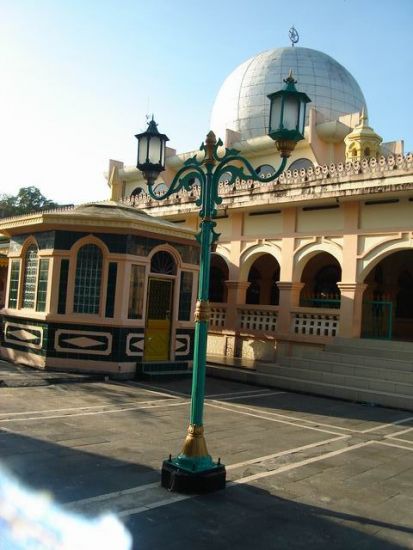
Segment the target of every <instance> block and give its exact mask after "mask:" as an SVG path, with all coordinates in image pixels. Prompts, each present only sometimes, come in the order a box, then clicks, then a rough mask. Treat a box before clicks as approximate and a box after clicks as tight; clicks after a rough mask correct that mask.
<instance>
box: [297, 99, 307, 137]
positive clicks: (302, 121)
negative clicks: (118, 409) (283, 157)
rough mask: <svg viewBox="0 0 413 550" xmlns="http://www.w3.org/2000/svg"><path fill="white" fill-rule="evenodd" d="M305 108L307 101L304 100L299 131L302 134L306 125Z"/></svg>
mask: <svg viewBox="0 0 413 550" xmlns="http://www.w3.org/2000/svg"><path fill="white" fill-rule="evenodd" d="M305 108H306V103H305V101H304V100H301V101H300V117H299V121H298V131H299V132H300V134H301V135H304V125H305Z"/></svg>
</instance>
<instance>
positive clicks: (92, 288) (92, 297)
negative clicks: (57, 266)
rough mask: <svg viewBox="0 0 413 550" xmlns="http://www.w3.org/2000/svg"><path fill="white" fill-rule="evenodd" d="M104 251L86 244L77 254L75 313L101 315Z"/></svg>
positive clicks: (93, 245)
mask: <svg viewBox="0 0 413 550" xmlns="http://www.w3.org/2000/svg"><path fill="white" fill-rule="evenodd" d="M102 263H103V258H102V251H101V250H100V248H99V247H98V246H96V245H95V244H85V245H84V246H82V247H81V248H80V249H79V252H78V253H77V264H76V280H75V295H74V301H73V311H74V312H75V313H99V305H100V285H101V281H102Z"/></svg>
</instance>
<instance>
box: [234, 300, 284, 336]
mask: <svg viewBox="0 0 413 550" xmlns="http://www.w3.org/2000/svg"><path fill="white" fill-rule="evenodd" d="M268 308H269V306H261V307H259V306H256V307H254V306H241V307H239V308H238V319H239V326H240V328H241V329H243V330H257V331H263V332H275V331H276V329H277V317H278V308H277V309H276V308H271V309H268Z"/></svg>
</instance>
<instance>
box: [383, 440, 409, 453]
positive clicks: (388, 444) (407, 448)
mask: <svg viewBox="0 0 413 550" xmlns="http://www.w3.org/2000/svg"><path fill="white" fill-rule="evenodd" d="M376 443H377V444H378V445H384V446H385V447H396V449H405V450H406V451H413V447H406V445H398V444H397V443H390V441H376Z"/></svg>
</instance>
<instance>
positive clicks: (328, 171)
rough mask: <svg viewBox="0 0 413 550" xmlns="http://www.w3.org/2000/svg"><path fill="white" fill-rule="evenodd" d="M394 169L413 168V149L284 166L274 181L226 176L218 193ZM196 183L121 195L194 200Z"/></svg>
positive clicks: (134, 201)
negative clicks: (159, 193)
mask: <svg viewBox="0 0 413 550" xmlns="http://www.w3.org/2000/svg"><path fill="white" fill-rule="evenodd" d="M394 170H406V171H407V170H413V153H408V154H407V155H405V156H403V155H389V156H387V157H385V156H381V157H379V158H375V157H372V158H365V159H362V160H361V161H358V160H356V161H347V162H339V163H338V164H334V163H331V164H324V165H321V166H314V167H309V168H307V169H304V168H303V169H301V170H285V171H284V172H283V173H282V174H281V175H280V176H279V177H278V178H277V179H276V180H275V181H274V182H270V183H260V182H257V181H254V180H252V179H246V180H244V179H240V178H237V179H236V180H235V182H234V183H233V184H229V182H228V181H227V180H225V179H222V181H221V182H220V184H219V194H220V196H222V197H225V196H227V195H228V196H229V195H232V194H234V193H237V192H240V191H244V192H249V193H255V192H257V193H265V192H267V191H273V190H276V189H277V188H279V187H282V186H284V185H288V186H291V185H294V184H295V185H298V186H306V185H309V184H313V183H318V184H320V185H328V184H329V183H331V182H332V181H337V182H341V181H345V180H347V179H348V178H351V177H352V176H357V175H365V176H369V175H370V176H372V177H374V176H380V175H384V174H389V173H391V172H393V171H394ZM199 192H200V191H199V186H196V185H195V186H193V188H192V189H190V190H189V191H188V190H186V189H181V190H180V191H179V192H178V193H176V194H174V195H171V197H169V198H168V199H165V200H163V201H161V202H156V201H154V200H153V199H151V197H150V196H149V195H147V194H146V193H145V192H144V191H142V193H140V194H139V195H135V196H131V197H128V198H126V199H124V202H125V203H126V204H128V205H130V206H136V207H137V208H139V207H145V206H149V205H151V204H152V203H153V204H155V203H156V204H157V205H159V206H162V205H163V206H167V205H173V204H178V203H181V202H184V203H185V202H193V201H195V200H196V199H197V198H198V197H199Z"/></svg>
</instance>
